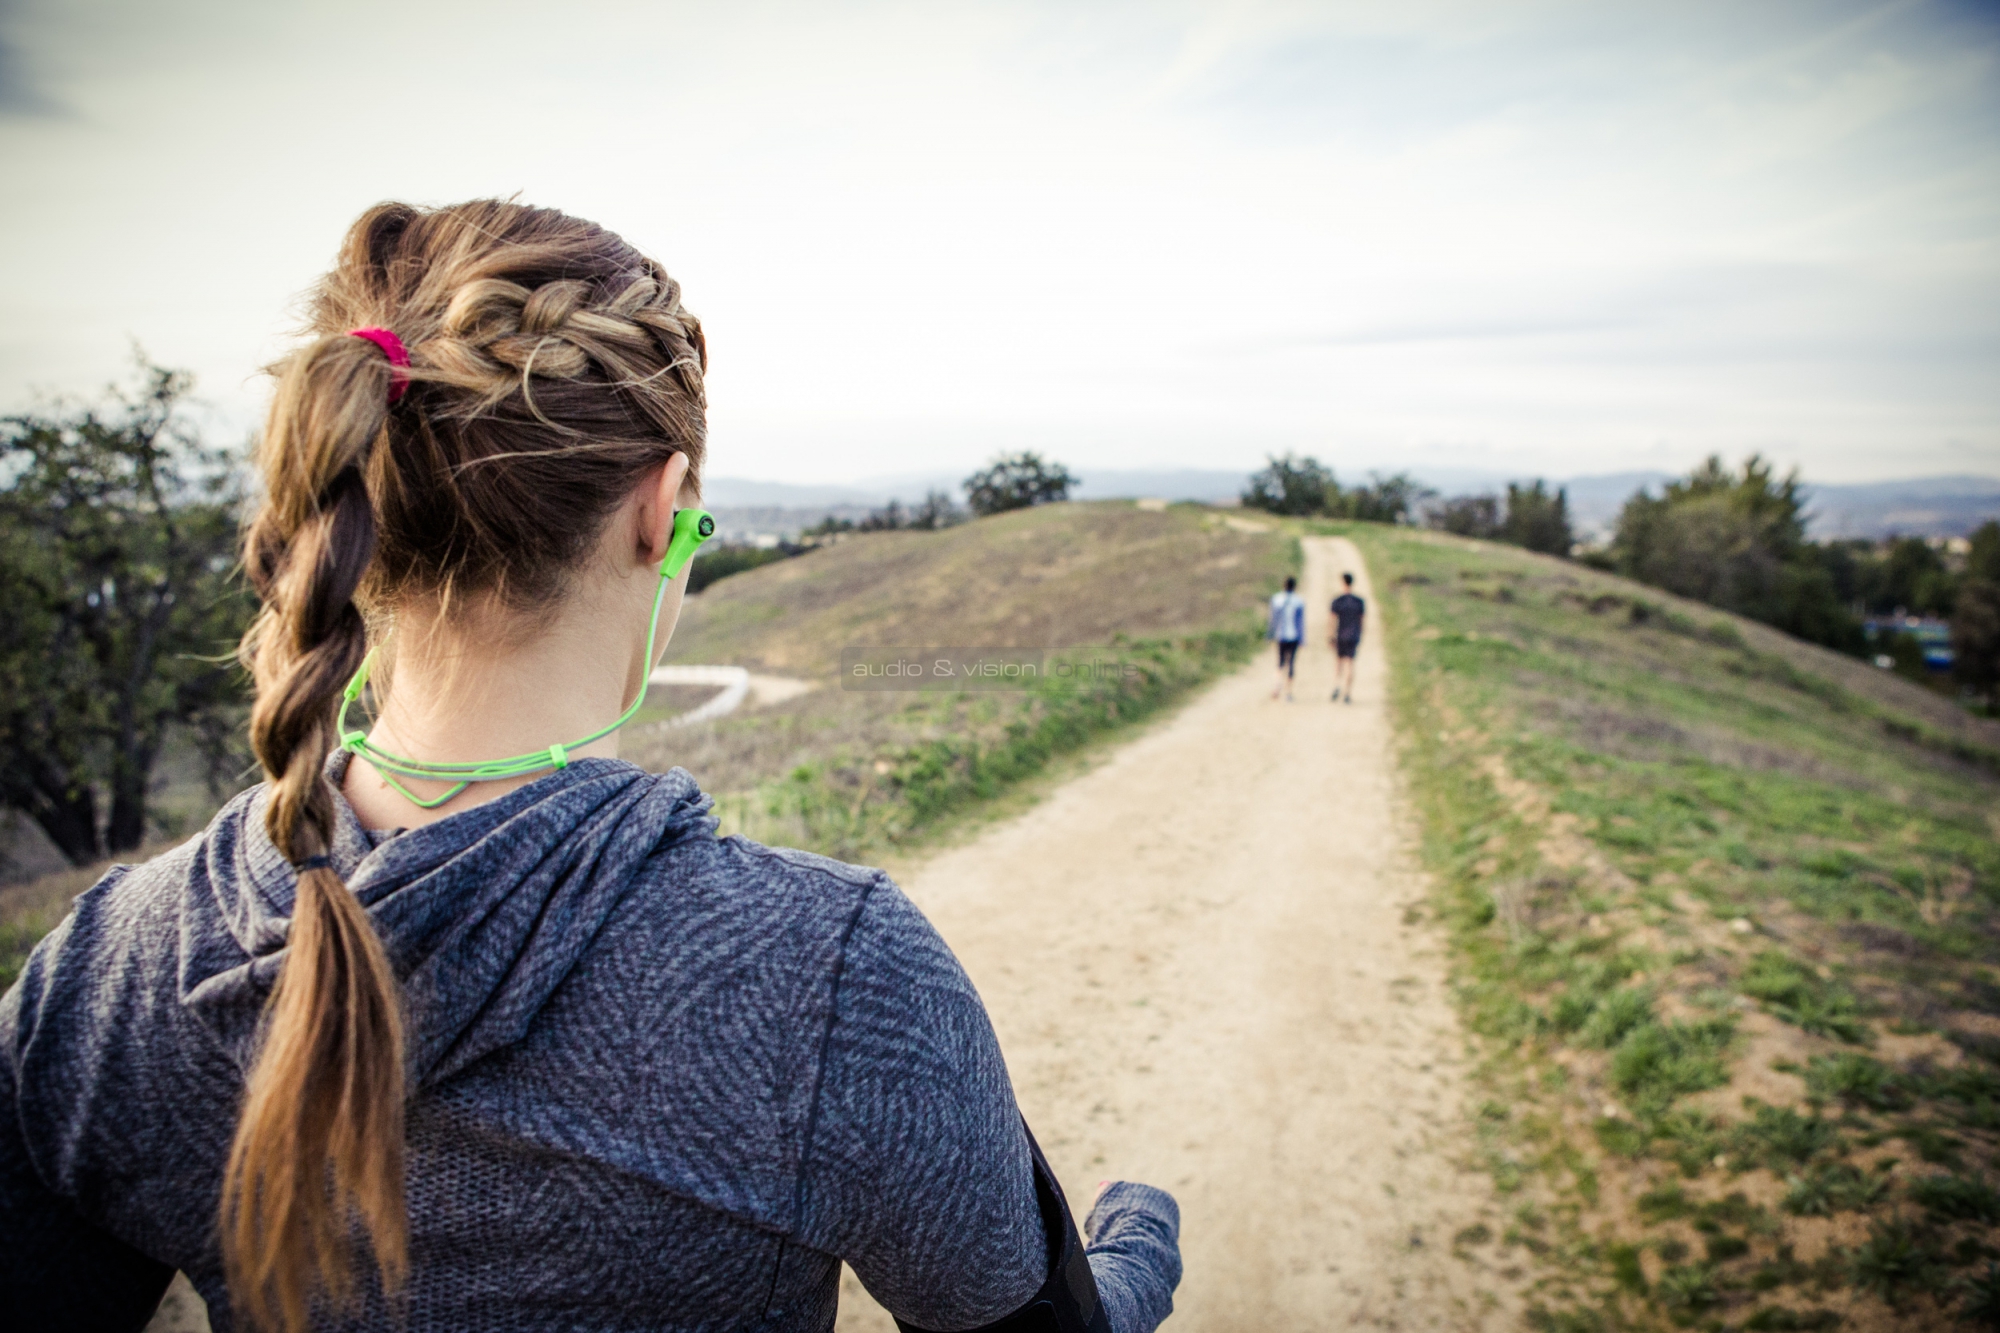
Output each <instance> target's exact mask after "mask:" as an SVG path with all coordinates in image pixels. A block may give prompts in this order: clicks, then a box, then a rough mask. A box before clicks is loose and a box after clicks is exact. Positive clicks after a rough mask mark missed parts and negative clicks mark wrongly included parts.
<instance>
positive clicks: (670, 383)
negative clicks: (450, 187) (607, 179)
mask: <svg viewBox="0 0 2000 1333" xmlns="http://www.w3.org/2000/svg"><path fill="white" fill-rule="evenodd" d="M364 326H366V327H369V328H386V329H393V330H395V332H396V334H397V336H398V339H399V341H401V342H402V343H403V344H404V345H405V347H406V348H408V349H409V356H410V360H411V362H412V364H411V365H410V366H408V367H403V368H400V369H399V372H398V373H399V374H400V375H401V377H402V379H401V381H400V383H401V385H402V386H403V388H404V389H407V393H400V391H399V393H400V397H399V398H398V400H397V401H396V405H395V407H394V409H393V410H391V408H390V407H389V403H390V401H391V399H390V391H391V389H392V387H393V386H392V382H391V368H390V365H389V362H388V360H387V358H386V357H385V356H384V355H383V353H382V351H381V350H380V349H379V348H378V347H377V346H376V345H375V344H374V343H373V342H370V341H366V340H363V339H361V338H355V337H349V336H347V335H348V331H349V330H352V329H356V328H359V327H364ZM309 327H310V329H311V331H312V333H313V334H314V335H315V341H313V342H311V343H309V344H307V345H306V346H305V347H303V348H302V349H301V350H300V351H298V352H297V353H295V354H294V355H293V356H292V357H291V358H290V359H288V360H287V361H285V362H284V363H282V364H281V365H280V367H279V369H278V386H277V395H276V398H275V399H274V401H273V403H272V407H271V416H270V424H269V426H268V427H267V428H266V430H265V433H264V440H263V444H262V446H261V449H260V453H259V458H258V464H259V467H260V468H261V470H262V472H263V475H264V481H265V495H264V501H263V505H262V507H261V509H260V510H259V511H258V513H257V515H256V516H255V517H254V518H253V519H252V520H251V522H250V524H249V527H248V530H247V532H246V534H245V539H244V550H243V563H244V567H245V569H246V570H247V571H248V574H249V577H250V581H251V582H252V584H254V585H255V587H256V589H257V591H258V593H259V595H260V596H261V597H262V598H263V602H264V607H263V611H262V612H261V613H260V615H259V616H258V619H257V621H256V623H255V624H254V625H253V626H252V628H251V631H250V633H249V635H248V636H246V638H245V640H244V659H245V661H246V662H247V663H248V664H249V666H250V668H251V671H252V674H253V676H254V677H255V680H256V686H257V702H256V707H255V709H254V711H253V712H252V714H251V723H250V730H251V743H252V746H253V748H254V749H255V750H256V752H257V757H258V759H259V760H260V761H261V762H262V764H263V766H264V773H265V777H266V779H267V781H268V787H269V797H268V805H267V808H266V811H265V827H266V829H267V830H268V832H269V833H270V835H271V840H272V842H273V843H275V844H276V845H277V847H278V849H279V850H280V851H282V852H283V853H284V854H285V855H286V856H287V857H289V858H291V861H292V863H293V864H294V865H296V866H299V867H301V870H300V874H299V889H298V902H297V906H296V907H295V909H294V911H293V915H292V925H291V937H290V940H289V942H288V947H287V950H286V957H285V965H284V969H283V971H282V972H281V973H280V974H279V978H278V984H277V987H276V989H275V990H274V991H273V992H272V994H271V1000H270V1004H269V1007H268V1009H267V1011H266V1020H265V1028H264V1033H263V1045H262V1048H261V1050H260V1051H259V1053H258V1057H257V1062H256V1065H255V1067H254V1068H253V1069H252V1070H251V1073H250V1079H249V1087H248V1089H247V1092H246V1095H245V1098H244V1103H243V1110H242V1115H241V1118H240V1120H239V1121H238V1123H237V1128H236V1141H235V1144H234V1146H233V1147H232V1148H231V1150H230V1155H229V1163H228V1168H227V1172H226V1174H225V1175H224V1178H223V1193H222V1206H221V1217H220V1222H221V1233H222V1246H223V1257H224V1260H225V1262H226V1264H227V1267H228V1273H229V1285H230V1293H231V1298H232V1301H233V1303H234V1304H235V1306H236V1310H237V1313H238V1314H239V1315H240V1316H241V1317H242V1318H243V1319H244V1320H245V1322H246V1323H248V1324H250V1325H253V1326H257V1327H262V1328H266V1329H272V1330H277V1331H278V1333H300V1331H301V1330H303V1329H304V1328H305V1327H306V1325H307V1323H308V1320H309V1317H310V1315H311V1313H312V1311H313V1308H314V1306H315V1303H316V1302H330V1303H332V1304H334V1305H340V1304H342V1303H344V1302H347V1301H350V1300H351V1299H352V1298H353V1297H354V1296H355V1295H356V1287H357V1274H359V1273H361V1272H362V1271H364V1270H363V1269H362V1267H361V1265H360V1262H359V1261H360V1256H358V1255H356V1254H355V1253H354V1252H353V1245H352V1240H353V1239H354V1238H355V1237H356V1235H357V1224H358V1227H359V1234H360V1236H361V1237H362V1238H364V1239H365V1241H366V1243H367V1247H368V1250H369V1251H370V1255H371V1257H372V1260H373V1268H374V1274H375V1276H376V1277H378V1278H379V1279H380V1281H381V1284H382V1288H383V1291H384V1292H385V1294H393V1293H394V1292H395V1291H396V1290H397V1289H398V1288H399V1287H400V1286H401V1285H402V1284H403V1282H404V1279H405V1276H406V1274H407V1271H408V1268H409V1257H408V1252H409V1218H408V1211H407V1206H406V1204H405V1201H404V1195H403V1104H404V1067H403V1036H402V1026H401V1022H402V1020H401V1011H400V1003H399V997H398V995H397V990H396V982H395V976H394V974H393V973H392V971H391V970H390V967H389V962H388V958H387V956H386V954H385V952H384V950H383V947H382V943H381V941H380V940H379V939H378V938H377V937H376V935H375V932H374V929H373V927H372V926H371V925H370V923H369V920H368V917H367V915H366V914H365V913H364V912H363V911H362V910H361V905H360V904H359V903H358V902H357V901H356V900H355V898H354V896H353V895H352V894H350V893H349V892H348V891H347V888H346V886H345V885H344V884H342V883H341V880H340V877H339V876H338V875H337V874H335V873H334V871H333V869H332V868H331V866H330V864H329V863H328V862H326V861H324V860H321V859H319V858H323V857H324V856H325V855H326V854H327V852H328V851H329V850H330V846H331V842H332V838H333V830H334V819H335V811H336V810H337V809H338V804H337V800H336V797H335V794H334V792H333V789H332V788H331V786H330V785H329V784H328V783H327V781H326V779H325V778H324V777H323V776H322V772H323V769H324V766H325V762H326V759H327V756H328V755H330V754H331V753H332V752H333V748H334V746H335V745H336V744H337V742H338V737H336V736H335V735H334V715H335V706H336V704H337V702H338V699H339V695H340V691H341V690H342V689H343V688H344V687H345V685H346V683H347V681H348V679H349V678H350V677H351V676H352V675H353V673H354V671H355V670H356V669H357V668H358V667H359V666H360V664H361V661H362V658H363V657H364V656H365V654H366V649H367V628H366V626H367V623H369V622H372V621H374V620H375V619H376V617H377V616H378V615H379V616H380V617H382V618H383V619H384V620H385V621H386V622H388V623H393V621H394V618H395V616H396V613H397V611H398V608H399V607H401V606H404V605H407V604H408V603H409V601H410V599H412V598H421V599H424V600H425V601H426V602H427V603H429V604H430V605H432V606H434V607H444V608H447V613H449V612H448V609H449V608H451V607H455V606H463V605H466V604H468V603H469V602H470V601H471V600H473V599H478V600H480V601H481V602H483V603H491V604H493V605H495V606H498V607H501V608H503V609H514V610H521V611H528V612H533V611H535V610H537V609H538V608H541V607H543V606H546V605H547V604H548V603H550V602H551V601H552V600H553V599H555V598H556V597H559V596H560V595H561V594H562V592H563V591H564V589H565V588H566V587H567V585H568V581H569V577H570V573H571V571H573V570H575V569H576V568H577V567H578V566H579V565H580V564H581V563H582V562H583V561H585V560H586V559H588V558H589V556H590V553H591V552H592V551H593V550H594V549H595V547H596V543H597V541H598V539H599V536H600V534H601V531H602V528H603V524H604V521H605V520H606V519H607V518H608V516H609V515H610V514H611V513H613V512H614V511H615V509H616V508H617V506H618V505H619V504H621V503H622V502H623V501H624V500H625V499H626V498H627V497H628V496H630V495H631V493H632V488H633V486H634V485H636V484H637V483H638V482H639V480H640V479H641V478H642V477H644V476H646V475H647V474H648V473H649V472H651V471H652V470H653V469H656V468H659V467H661V466H662V465H664V464H665V463H666V462H667V461H668V460H669V459H671V458H673V457H674V456H675V455H683V456H685V457H686V458H687V459H688V462H689V464H690V472H689V478H690V481H691V482H692V483H693V484H695V485H696V487H697V489H698V488H699V480H698V479H699V476H700V469H701V462H702V457H703V452H704V442H705V439H706V433H707V423H706V421H705V412H704V407H705V398H704V389H703V375H704V373H705V371H706V369H707V355H708V354H707V343H706V342H705V340H704V339H703V337H702V332H701V321H700V320H698V319H696V318H695V316H694V315H693V314H692V313H691V312H689V311H688V310H687V309H686V308H685V307H683V306H682V304H681V289H680V284H678V283H677V282H675V281H674V280H673V278H671V277H670V276H669V275H668V274H667V271H666V270H665V269H664V268H662V267H660V265H659V264H658V263H656V262H655V261H653V260H651V259H649V258H647V257H646V256H645V255H642V254H640V253H639V252H638V251H637V250H634V249H633V248H632V247H631V246H629V245H627V244H626V243H625V242H624V241H623V240H621V239H619V238H618V237H617V236H615V235H613V234H612V233H610V232H608V231H605V230H604V229H603V228H601V227H598V226H596V225H595V224H593V223H590V222H585V221H583V220H581V219H578V218H572V217H569V216H567V215H566V214H562V213H558V212H554V211H552V210H549V209H537V208H526V207H523V206H521V205H519V204H511V203H505V202H501V201H496V200H476V201H474V202H472V203H467V204H458V205H453V206H451V207H449V208H439V209H417V208H412V207H410V206H408V205H406V204H394V203H391V204H381V205H378V206H377V207H375V208H371V209H370V210H368V212H366V213H364V214H363V215H362V216H361V218H360V219H359V220H358V221H357V222H356V223H355V224H354V226H353V227H352V229H350V231H349V232H348V235H347V240H346V242H345V244H344V245H343V247H342V250H341V254H340V259H339V261H338V263H336V265H335V266H334V269H333V271H332V272H330V273H328V274H327V276H326V278H325V279H324V280H323V281H322V282H321V283H320V286H319V289H318V291H317V292H316V293H315V295H314V298H313V302H312V311H311V316H310V326H309ZM364 612H365V613H366V618H365V619H364ZM378 679H379V677H378Z"/></svg>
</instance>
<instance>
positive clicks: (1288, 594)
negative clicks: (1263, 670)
mask: <svg viewBox="0 0 2000 1333" xmlns="http://www.w3.org/2000/svg"><path fill="white" fill-rule="evenodd" d="M1298 587H1299V581H1298V580H1297V579H1286V580H1285V590H1284V591H1283V592H1274V593H1272V594H1271V624H1270V628H1269V629H1267V630H1266V631H1265V632H1264V637H1265V638H1267V639H1270V640H1272V641H1273V642H1275V643H1276V644H1277V645H1278V680H1277V683H1276V684H1274V685H1272V686H1271V697H1272V698H1273V699H1275V698H1277V697H1278V695H1279V694H1280V693H1281V692H1282V693H1283V694H1284V696H1285V701H1286V702H1287V703H1289V702H1291V698H1292V679H1293V677H1295V676H1296V675H1297V674H1298V667H1299V644H1300V643H1301V642H1303V641H1304V639H1305V637H1306V602H1305V598H1303V597H1301V596H1299V593H1298Z"/></svg>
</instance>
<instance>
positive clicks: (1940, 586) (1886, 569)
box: [1868, 537, 1954, 616]
mask: <svg viewBox="0 0 2000 1333" xmlns="http://www.w3.org/2000/svg"><path fill="white" fill-rule="evenodd" d="M1877 566H1878V567H1877V569H1876V570H1875V571H1874V573H1875V577H1874V578H1873V579H1871V580H1870V585H1871V586H1870V587H1869V589H1868V609H1869V610H1870V611H1873V612H1874V613H1875V614H1877V615H1888V614H1889V613H1891V612H1894V611H1908V612H1912V613H1914V614H1916V615H1920V616H1940V615H1948V614H1950V612H1951V598H1952V592H1953V591H1954V589H1953V587H1952V584H1953V580H1952V577H1951V571H1950V570H1948V569H1946V568H1945V563H1944V556H1943V555H1942V554H1941V553H1939V551H1938V550H1937V549H1936V548H1935V547H1933V546H1932V545H1931V544H1930V543H1929V542H1927V541H1925V540H1924V539H1923V538H1922V537H1902V538H1898V539H1897V540H1895V541H1892V542H1891V543H1889V550H1888V554H1887V556H1886V557H1885V558H1883V559H1881V560H1879V561H1878V562H1877Z"/></svg>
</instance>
